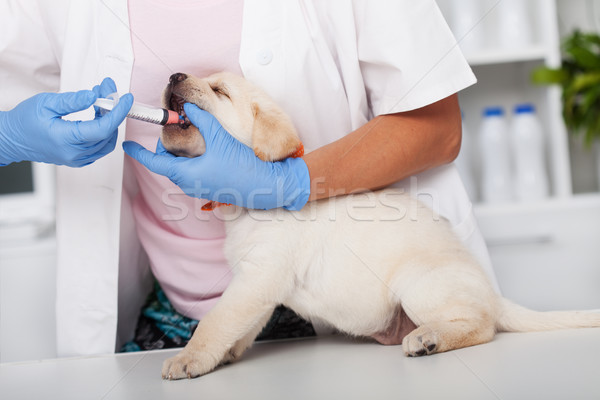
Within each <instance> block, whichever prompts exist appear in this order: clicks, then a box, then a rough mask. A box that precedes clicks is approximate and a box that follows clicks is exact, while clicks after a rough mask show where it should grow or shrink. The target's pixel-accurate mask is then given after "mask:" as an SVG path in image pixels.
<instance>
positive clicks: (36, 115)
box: [0, 78, 133, 167]
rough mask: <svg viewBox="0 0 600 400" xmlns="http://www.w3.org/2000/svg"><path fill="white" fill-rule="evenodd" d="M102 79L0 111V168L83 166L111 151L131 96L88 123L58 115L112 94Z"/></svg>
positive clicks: (110, 84)
mask: <svg viewBox="0 0 600 400" xmlns="http://www.w3.org/2000/svg"><path fill="white" fill-rule="evenodd" d="M116 91H117V90H116V86H115V83H114V82H113V80H112V79H110V78H106V79H104V81H103V82H102V83H101V84H100V85H98V86H96V87H94V89H93V90H81V91H79V92H68V93H40V94H38V95H35V96H33V97H31V98H29V99H27V100H25V101H23V102H22V103H20V104H19V105H17V106H16V107H15V108H14V109H12V110H11V111H7V112H0V165H7V164H10V163H11V162H17V161H24V160H28V161H39V162H46V163H52V164H59V165H68V166H71V167H82V166H84V165H88V164H91V163H93V162H94V161H96V160H97V159H99V158H100V157H103V156H105V155H106V154H108V153H110V152H111V151H113V150H114V148H115V144H116V141H117V128H118V126H119V124H120V123H121V122H122V121H123V119H125V117H126V115H127V113H128V112H129V109H130V108H131V105H132V104H133V96H132V95H131V94H126V95H124V96H123V97H121V99H120V101H119V104H118V105H117V106H116V107H115V108H114V110H112V111H111V112H109V113H107V114H106V115H104V116H101V115H100V110H99V109H97V108H96V118H95V119H94V120H91V121H66V120H63V119H62V118H61V117H62V116H63V115H67V114H70V113H73V112H76V111H81V110H85V109H86V108H89V107H90V106H91V105H92V104H93V103H94V101H96V98H98V97H106V96H108V95H109V94H111V93H114V92H116Z"/></svg>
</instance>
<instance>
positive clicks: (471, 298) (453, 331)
mask: <svg viewBox="0 0 600 400" xmlns="http://www.w3.org/2000/svg"><path fill="white" fill-rule="evenodd" d="M426 265H427V264H426ZM428 265H430V267H429V268H427V267H423V266H421V267H419V268H415V269H414V274H413V275H412V276H407V275H404V276H403V278H407V277H408V278H409V279H404V280H403V281H402V282H400V281H398V282H397V283H396V285H394V286H392V288H394V289H395V290H396V291H395V295H396V299H397V300H398V301H399V302H400V303H401V304H402V307H403V308H404V310H405V312H406V314H407V315H408V316H409V318H410V319H411V320H412V321H413V322H414V323H415V324H416V325H417V326H418V328H416V329H415V330H414V331H412V332H410V333H409V334H408V335H407V336H405V337H404V339H403V341H402V347H403V350H404V353H405V354H406V355H408V356H422V355H427V354H434V353H440V352H445V351H449V350H453V349H459V348H463V347H468V346H473V345H477V344H482V343H486V342H489V341H490V340H492V339H493V337H494V334H495V315H496V309H495V301H494V299H495V294H494V293H493V289H492V288H491V286H489V285H487V284H486V281H485V279H484V278H482V276H481V275H482V274H481V273H478V272H477V271H478V270H477V269H475V268H474V267H473V266H472V265H470V263H469V262H468V261H467V262H465V261H463V260H457V261H455V262H454V263H451V264H447V265H444V266H440V267H436V266H434V264H431V263H430V264H428Z"/></svg>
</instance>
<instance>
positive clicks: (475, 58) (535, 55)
mask: <svg viewBox="0 0 600 400" xmlns="http://www.w3.org/2000/svg"><path fill="white" fill-rule="evenodd" d="M466 57H467V61H468V62H469V64H470V65H471V66H482V65H493V64H505V63H513V62H526V61H536V60H539V61H543V60H544V59H545V58H546V49H545V48H544V46H530V47H524V48H522V49H509V50H505V49H491V50H482V51H478V52H476V53H471V54H466Z"/></svg>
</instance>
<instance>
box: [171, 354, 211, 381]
mask: <svg viewBox="0 0 600 400" xmlns="http://www.w3.org/2000/svg"><path fill="white" fill-rule="evenodd" d="M217 365H218V361H217V360H216V359H215V358H214V357H211V356H210V355H209V354H208V353H193V352H188V351H185V350H183V351H182V352H181V353H179V354H177V355H176V356H175V357H171V358H169V359H167V360H165V362H164V363H163V368H162V377H163V379H168V380H175V379H183V378H188V379H191V378H196V377H198V376H200V375H204V374H207V373H209V372H210V371H212V370H213V369H215V367H216V366H217Z"/></svg>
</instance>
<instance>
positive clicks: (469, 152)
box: [455, 119, 477, 201]
mask: <svg viewBox="0 0 600 400" xmlns="http://www.w3.org/2000/svg"><path fill="white" fill-rule="evenodd" d="M473 156H474V149H473V138H472V137H471V135H470V132H469V131H468V130H467V127H466V125H465V121H464V119H463V122H462V142H461V145H460V153H458V157H456V161H455V163H456V168H458V172H459V173H460V177H461V178H462V181H463V183H464V185H465V189H466V190H467V194H468V195H469V198H470V199H471V201H477V186H476V185H475V179H474V177H473V175H474V174H473V170H474V165H473V164H474V163H473Z"/></svg>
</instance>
